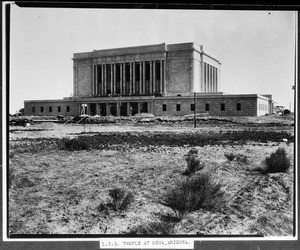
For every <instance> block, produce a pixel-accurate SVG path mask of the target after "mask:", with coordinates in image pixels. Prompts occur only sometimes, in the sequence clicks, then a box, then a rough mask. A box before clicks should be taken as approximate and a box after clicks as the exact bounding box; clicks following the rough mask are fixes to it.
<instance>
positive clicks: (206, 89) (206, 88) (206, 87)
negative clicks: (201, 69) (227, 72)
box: [205, 63, 208, 93]
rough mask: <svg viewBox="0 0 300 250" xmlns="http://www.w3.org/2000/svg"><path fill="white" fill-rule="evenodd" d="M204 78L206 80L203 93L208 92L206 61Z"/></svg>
mask: <svg viewBox="0 0 300 250" xmlns="http://www.w3.org/2000/svg"><path fill="white" fill-rule="evenodd" d="M205 78H206V81H205V93H207V92H208V64H207V63H206V66H205Z"/></svg>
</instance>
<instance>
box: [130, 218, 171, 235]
mask: <svg viewBox="0 0 300 250" xmlns="http://www.w3.org/2000/svg"><path fill="white" fill-rule="evenodd" d="M173 232H174V223H168V222H164V221H163V222H150V223H146V224H141V225H139V226H137V227H135V228H133V229H131V230H130V231H129V232H126V233H125V234H131V235H132V234H133V235H135V234H142V235H169V234H172V233H173Z"/></svg>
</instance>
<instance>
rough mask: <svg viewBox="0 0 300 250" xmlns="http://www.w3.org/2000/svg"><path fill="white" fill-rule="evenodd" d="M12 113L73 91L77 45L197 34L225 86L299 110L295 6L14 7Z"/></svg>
mask: <svg viewBox="0 0 300 250" xmlns="http://www.w3.org/2000/svg"><path fill="white" fill-rule="evenodd" d="M10 32H11V37H10V39H11V40H10V47H11V51H10V113H12V114H13V113H15V112H16V111H17V110H19V109H20V108H22V107H23V106H24V100H41V99H61V98H63V97H70V96H71V95H72V92H73V61H72V57H73V54H74V53H78V52H88V51H92V50H100V49H109V48H118V47H130V46H140V45H150V44H159V43H166V44H169V43H181V42H195V43H196V44H197V45H203V49H204V51H206V52H207V53H208V54H210V55H212V56H214V57H215V58H217V59H218V60H219V61H220V62H221V64H222V65H221V91H222V92H225V93H229V94H272V95H273V99H274V100H275V101H276V102H277V104H278V105H283V106H285V107H286V108H289V107H290V103H291V105H292V106H291V107H292V110H293V90H292V85H293V84H294V60H295V58H294V57H295V12H293V11H230V10H170V9H169V10H159V9H151V10H149V9H148V10H142V9H63V8H59V9H55V8H20V7H18V6H16V5H14V4H13V5H12V8H11V30H10Z"/></svg>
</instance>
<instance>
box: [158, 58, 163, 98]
mask: <svg viewBox="0 0 300 250" xmlns="http://www.w3.org/2000/svg"><path fill="white" fill-rule="evenodd" d="M162 85H163V60H160V80H159V87H158V88H159V89H158V91H159V92H160V93H162Z"/></svg>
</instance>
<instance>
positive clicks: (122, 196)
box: [108, 188, 134, 211]
mask: <svg viewBox="0 0 300 250" xmlns="http://www.w3.org/2000/svg"><path fill="white" fill-rule="evenodd" d="M108 194H109V196H110V197H111V198H112V204H113V208H114V210H115V211H123V210H125V209H126V208H128V206H129V205H130V204H131V203H132V202H133V201H134V195H133V193H132V192H129V191H126V190H125V189H122V188H114V189H111V190H109V193H108Z"/></svg>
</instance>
